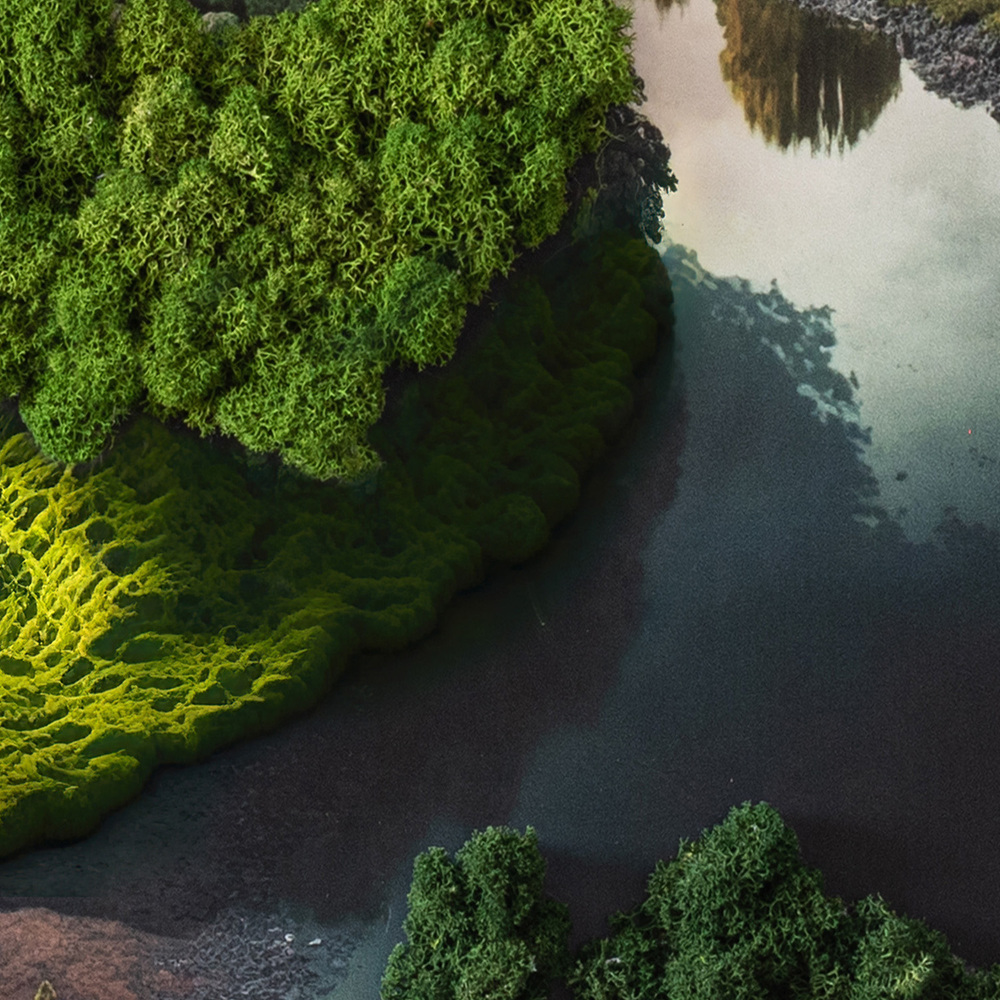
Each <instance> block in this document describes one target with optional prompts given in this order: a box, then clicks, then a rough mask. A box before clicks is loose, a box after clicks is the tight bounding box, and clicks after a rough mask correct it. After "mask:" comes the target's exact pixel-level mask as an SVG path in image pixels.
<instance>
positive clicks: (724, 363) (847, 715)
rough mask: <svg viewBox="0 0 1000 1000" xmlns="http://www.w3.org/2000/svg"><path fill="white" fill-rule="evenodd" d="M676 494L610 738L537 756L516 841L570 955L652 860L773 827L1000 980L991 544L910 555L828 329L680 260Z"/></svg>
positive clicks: (842, 882) (997, 689) (652, 550)
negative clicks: (998, 968) (525, 831)
mask: <svg viewBox="0 0 1000 1000" xmlns="http://www.w3.org/2000/svg"><path fill="white" fill-rule="evenodd" d="M664 257H665V260H666V262H667V264H668V267H669V269H670V272H671V276H672V279H673V283H674V291H675V313H676V316H677V334H678V348H677V368H678V373H679V374H678V376H677V377H676V378H675V380H674V382H673V384H672V386H671V388H670V389H669V391H668V395H671V394H678V395H679V396H680V397H682V398H683V399H684V400H685V408H686V409H687V411H688V425H687V432H686V439H685V449H684V452H683V453H682V455H681V457H680V465H681V477H680V481H679V483H678V486H677V491H676V495H675V498H674V501H673V503H672V505H671V507H670V508H669V509H667V510H665V511H663V513H662V514H661V515H660V516H659V518H658V522H657V524H656V525H655V526H654V528H653V530H652V532H651V542H650V544H649V545H648V546H647V547H646V549H645V550H644V552H643V555H642V563H643V575H644V580H643V595H642V603H643V610H642V621H641V623H640V626H639V628H638V629H637V631H636V634H635V635H634V636H633V640H632V643H631V644H630V648H629V649H628V650H627V651H626V653H625V655H624V656H623V657H622V660H621V662H620V671H619V675H618V679H617V681H616V685H615V687H614V689H613V690H612V691H611V693H610V695H609V697H608V698H607V699H606V700H605V702H604V704H603V705H602V706H601V715H600V722H599V725H598V727H597V729H596V731H595V730H586V731H585V730H583V729H579V728H577V729H574V728H573V727H572V726H566V727H564V728H563V729H562V731H560V732H558V733H554V734H552V735H551V736H550V737H549V738H548V739H547V740H546V742H545V743H543V744H542V745H541V746H539V747H538V749H537V751H536V759H535V763H534V766H533V768H532V769H531V772H530V773H529V775H528V777H527V778H526V780H525V782H524V783H523V785H522V792H521V799H520V801H519V803H518V807H517V809H516V810H515V812H514V814H513V822H514V825H523V824H524V823H525V822H530V821H531V819H530V818H531V817H545V819H546V824H545V837H544V838H543V848H547V849H548V853H547V856H548V857H550V858H551V859H553V860H552V864H551V872H550V882H551V884H552V885H553V886H554V887H556V888H557V890H558V891H557V895H558V897H559V898H562V899H564V900H565V901H566V902H568V903H569V905H570V909H571V912H572V913H573V916H574V923H575V935H576V938H577V939H578V940H580V939H584V938H586V937H589V936H594V935H599V934H604V933H606V928H605V923H604V921H605V917H606V916H607V915H608V914H609V913H610V912H611V911H612V910H613V909H628V908H630V907H632V906H634V905H635V904H637V903H638V902H639V900H640V898H641V896H642V893H643V887H644V884H645V878H646V877H647V876H648V874H649V873H650V872H651V871H652V868H653V864H654V862H655V861H656V859H657V858H664V859H668V858H671V857H673V856H674V854H675V852H676V849H677V842H678V840H679V838H680V837H682V836H683V837H687V838H691V837H694V836H697V835H698V833H699V832H700V831H701V830H702V829H703V828H706V827H708V826H711V825H713V824H715V823H717V822H719V821H721V820H722V819H723V818H724V816H725V815H726V813H727V811H728V809H729V808H730V806H732V805H734V804H738V803H740V802H742V801H746V800H750V801H760V800H765V801H769V802H771V803H772V804H773V805H774V806H775V807H776V808H777V809H778V810H779V811H780V812H781V813H782V815H783V816H784V817H785V819H786V822H788V823H789V824H790V825H791V826H792V828H793V829H795V830H796V831H797V833H798V834H799V838H800V843H801V846H802V849H803V855H804V857H805V860H806V862H807V863H808V864H810V865H814V866H817V867H819V868H820V869H821V870H822V871H823V872H824V874H825V876H826V887H827V891H828V892H829V893H830V894H832V895H840V896H841V897H842V898H843V899H844V900H845V901H847V902H855V901H857V900H859V899H860V898H862V897H864V896H867V895H869V894H875V893H881V894H882V895H883V896H884V897H885V899H886V901H887V902H888V903H889V905H890V906H891V907H893V908H894V909H896V910H897V912H902V913H906V914H907V915H909V916H912V917H917V918H920V919H923V920H925V921H926V922H927V923H928V924H929V925H930V926H932V927H934V928H936V929H938V930H941V931H942V932H943V933H945V934H946V936H947V937H948V939H949V942H950V943H951V946H952V948H953V949H954V950H955V952H956V953H957V954H958V955H959V956H960V957H962V958H964V959H965V960H967V961H969V962H972V963H975V964H977V965H982V966H986V965H990V964H992V963H993V962H995V961H996V960H997V958H998V947H997V939H996V926H997V921H998V918H1000V907H998V904H997V901H996V899H995V898H992V897H991V896H990V895H989V893H988V891H987V890H986V887H988V886H991V885H995V883H996V880H997V878H998V877H1000V865H998V862H997V858H996V852H995V844H996V843H997V840H998V837H1000V822H998V820H997V816H998V806H1000V783H998V781H997V780H996V779H995V778H994V777H993V771H992V769H991V767H990V763H989V762H992V761H995V760H996V759H997V757H998V756H1000V734H998V732H997V729H996V727H995V725H994V724H993V722H992V717H993V714H994V712H995V706H996V705H997V704H998V703H1000V678H998V677H997V674H996V662H997V654H996V650H997V648H998V642H1000V625H998V624H997V622H998V618H1000V616H998V614H997V612H998V611H1000V569H998V540H997V536H996V534H995V533H994V532H990V531H988V530H986V529H985V528H983V527H982V526H980V525H966V524H963V523H962V522H961V521H959V520H958V519H957V518H956V517H955V516H954V513H953V512H948V511H944V512H943V514H942V518H941V522H940V524H939V525H938V528H937V530H936V531H935V533H934V538H933V539H932V540H931V541H928V542H926V543H922V544H914V543H912V542H910V541H909V540H908V539H907V538H906V536H905V535H904V533H903V531H902V529H901V528H900V526H899V525H898V524H897V523H896V522H895V521H894V520H893V519H892V518H891V517H890V516H889V515H888V514H887V513H886V512H885V510H883V509H882V507H881V506H880V504H879V495H878V488H877V484H876V481H875V478H874V476H873V475H872V473H871V470H870V469H869V468H868V467H867V466H866V465H865V464H864V462H863V452H862V446H863V445H864V443H865V442H866V440H867V431H866V430H865V429H864V428H863V427H862V426H861V425H860V411H859V408H858V406H857V404H856V403H855V401H854V398H853V390H852V386H851V384H850V383H849V382H848V381H847V380H846V379H844V378H843V376H841V375H840V374H839V373H837V372H836V371H834V370H832V369H831V368H830V366H829V363H828V354H829V352H830V350H831V348H832V347H833V344H834V325H833V321H832V314H831V311H830V310H828V309H810V310H804V311H797V310H795V309H793V308H792V307H791V306H790V305H789V304H788V302H787V301H785V300H784V298H783V297H782V296H781V294H780V292H779V291H778V290H777V288H776V287H772V289H771V290H770V291H769V292H766V293H755V292H753V291H752V290H751V289H750V288H749V286H748V285H747V283H746V282H742V281H740V280H738V279H720V278H717V277H714V276H712V275H709V274H706V273H705V272H704V271H703V270H702V269H701V267H700V266H699V264H698V261H697V257H696V255H695V254H693V253H692V252H690V251H687V250H685V249H684V248H682V247H679V246H671V247H669V248H668V249H667V251H666V253H665V255H664Z"/></svg>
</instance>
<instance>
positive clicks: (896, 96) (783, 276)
mask: <svg viewBox="0 0 1000 1000" xmlns="http://www.w3.org/2000/svg"><path fill="white" fill-rule="evenodd" d="M662 6H663V5H662V4H661V7H662ZM790 10H791V8H790V6H789V5H787V4H783V3H775V2H772V3H768V4H761V3H759V2H756V0H740V2H739V3H738V4H737V2H736V0H727V2H726V3H725V4H722V5H720V6H719V7H718V14H717V7H716V5H715V4H714V3H712V2H711V0H692V2H691V3H689V4H687V5H685V6H683V7H678V6H673V7H671V8H670V9H668V10H663V9H658V8H657V5H656V4H655V3H654V2H652V0H638V2H637V3H636V4H635V16H634V20H633V25H632V31H633V33H634V34H635V36H636V41H635V43H634V47H633V52H634V55H635V61H636V69H637V71H638V73H639V75H640V76H641V77H642V78H643V80H644V81H645V84H646V96H647V98H648V100H647V103H646V104H644V105H643V106H642V108H641V110H642V112H643V114H645V115H646V116H647V117H648V118H649V119H650V120H651V121H652V122H653V123H654V124H656V125H657V126H658V127H659V128H660V129H661V130H662V132H663V134H664V139H665V141H666V142H667V143H668V144H669V145H670V147H671V149H672V152H673V156H672V160H671V166H672V167H673V169H674V172H675V173H676V174H677V177H678V179H679V186H678V190H677V192H676V193H674V194H671V195H669V196H668V197H666V198H665V199H664V208H665V211H666V219H665V222H666V226H665V233H666V241H665V243H664V246H666V245H667V244H668V243H669V242H670V241H675V242H677V243H681V244H683V245H685V246H688V247H691V248H693V249H694V250H696V251H697V253H698V256H699V259H700V262H701V264H702V265H703V266H704V268H705V269H706V270H707V271H708V272H710V273H713V274H716V275H740V276H741V277H745V278H747V279H749V280H750V282H751V284H752V285H753V286H754V287H755V288H757V289H766V288H767V287H768V286H769V285H770V283H771V281H772V280H775V279H776V280H777V283H778V287H779V288H780V290H781V292H782V293H783V294H784V295H785V296H786V297H787V298H788V299H789V300H790V301H791V302H792V303H794V304H795V306H796V307H798V308H806V307H809V306H829V307H830V308H831V309H832V317H831V318H832V324H833V330H834V335H835V340H836V342H835V344H834V345H833V347H832V350H831V353H830V363H831V366H832V367H833V368H834V369H836V370H837V371H839V372H841V373H842V374H843V375H844V376H845V377H850V376H851V373H852V372H853V374H854V379H853V380H852V381H856V382H857V389H856V391H855V392H854V402H855V403H856V404H857V405H858V406H860V411H859V412H860V422H861V423H862V425H864V426H866V427H870V428H871V443H870V445H868V446H867V447H866V449H865V461H866V462H868V463H869V464H870V465H871V467H872V469H873V471H874V473H875V475H876V477H877V480H878V485H879V490H880V493H881V498H882V503H883V504H884V505H885V507H886V509H887V510H889V511H890V513H892V514H893V515H894V516H895V517H897V518H898V520H899V522H900V524H901V525H902V526H903V528H904V530H905V531H906V533H907V536H908V537H909V538H911V539H912V540H913V541H923V540H926V539H928V538H930V537H932V532H933V528H934V527H935V526H936V525H937V524H938V523H939V522H940V521H941V519H942V516H943V514H944V511H945V509H946V508H953V509H955V510H956V511H957V514H958V516H959V517H960V518H962V519H963V520H964V521H967V522H970V523H971V522H977V521H979V522H982V523H983V524H984V525H986V526H987V527H989V528H992V529H996V528H997V527H1000V510H998V504H997V499H996V498H997V496H998V491H1000V465H998V461H997V459H998V457H1000V449H998V447H997V431H998V425H1000V419H998V417H1000V414H998V398H1000V393H998V388H1000V343H998V329H1000V322H998V320H997V319H996V317H997V316H998V315H1000V284H998V283H997V282H996V273H995V262H996V261H997V260H998V259H1000V180H998V178H1000V131H998V127H997V123H996V122H994V121H993V120H992V119H991V118H990V117H989V116H988V114H987V113H986V111H985V110H984V109H973V110H969V111H962V110H960V109H958V108H956V107H953V106H952V105H950V104H948V103H947V102H946V101H943V100H941V99H940V98H937V97H935V96H934V95H932V94H930V93H928V92H926V91H924V89H923V86H922V84H921V83H920V81H919V79H917V77H916V76H915V75H914V74H913V73H912V72H911V71H910V70H909V69H908V67H907V66H906V64H905V63H899V60H898V58H897V57H896V55H895V52H894V51H893V50H892V47H891V44H890V43H888V42H886V41H885V40H884V39H875V36H871V35H869V34H867V33H866V32H863V31H860V30H858V29H847V28H839V29H836V30H834V29H825V30H826V32H827V33H828V34H829V37H826V35H824V39H823V44H818V43H817V42H816V40H815V34H814V32H815V30H816V25H815V24H813V25H810V26H808V28H809V30H808V32H807V31H805V29H804V28H803V27H802V25H798V26H797V25H796V24H795V14H797V13H798V12H795V11H792V13H791V14H790V13H789V11H790ZM803 16H804V15H803ZM720 17H722V18H724V19H725V20H726V22H727V24H728V27H727V28H726V29H725V31H724V29H723V27H722V25H720V23H719V18H720ZM762 32H763V33H764V34H769V36H770V37H771V38H772V39H773V40H775V41H774V44H776V45H777V46H778V47H783V51H784V53H785V54H786V56H787V58H786V60H785V61H784V62H782V61H781V60H780V59H777V58H775V57H774V55H773V53H772V54H771V55H769V56H768V57H767V58H764V57H763V56H761V55H760V52H759V48H760V47H759V46H756V45H754V44H753V40H754V39H755V38H757V37H758V36H759V35H761V33H762ZM807 38H808V39H812V40H811V41H806V40H805V39H807ZM852 38H853V39H855V41H852V40H851V39H852ZM879 44H881V45H882V49H881V50H880V49H879V48H878V45H879ZM886 47H887V48H886ZM818 53H823V55H822V58H820V57H819V55H818ZM897 65H898V70H897V69H896V67H897ZM866 66H867V70H864V69H863V68H864V67H866ZM897 72H898V79H897ZM724 73H725V74H727V75H728V76H729V77H730V78H731V79H730V81H729V82H728V83H727V82H726V80H724V79H723V74H724ZM821 81H825V82H822V83H821ZM838 81H839V82H838ZM833 88H836V91H837V104H836V105H835V106H834V105H831V104H830V101H829V100H828V97H827V96H826V95H828V94H829V91H830V90H831V89H833ZM821 91H822V92H823V93H824V98H823V100H824V102H825V103H824V105H823V108H825V109H826V110H825V111H824V110H822V109H821V108H820V107H819V98H818V95H819V93H820V92H821ZM734 94H735V95H738V99H737V96H734ZM803 108H806V109H809V108H813V109H814V112H813V113H811V114H812V116H810V113H804V112H803V110H802V109H803ZM831 108H834V109H835V113H834V111H832V110H831ZM796 114H797V115H798V117H797V118H796ZM824 115H825V117H824ZM751 122H752V123H753V129H752V128H751V127H750V123H751ZM970 432H971V433H970Z"/></svg>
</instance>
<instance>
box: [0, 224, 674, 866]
mask: <svg viewBox="0 0 1000 1000" xmlns="http://www.w3.org/2000/svg"><path fill="white" fill-rule="evenodd" d="M602 289H603V290H605V293H604V294H596V295H595V290H602ZM605 295H606V298H605ZM669 303H670V290H669V282H668V278H667V273H666V269H665V268H664V267H663V266H662V263H661V262H660V261H659V259H658V258H657V256H656V254H655V252H654V251H653V250H651V249H650V248H649V247H648V246H646V245H645V243H643V242H642V241H640V240H635V239H632V238H630V237H629V235H627V234H625V233H623V232H619V231H611V232H607V233H604V234H603V235H601V236H599V237H597V238H596V239H593V240H590V241H587V242H584V243H579V244H575V245H572V246H569V247H568V248H565V249H564V252H560V253H559V254H556V255H555V256H554V257H552V259H551V261H550V262H549V263H548V264H546V265H543V266H542V267H541V268H540V269H539V270H538V271H537V272H532V273H531V274H524V275H521V276H519V277H518V278H517V279H516V280H514V281H513V283H512V288H511V291H510V294H509V295H508V296H507V297H506V298H505V299H504V300H503V301H502V304H501V305H500V307H499V308H498V309H497V310H496V312H495V313H493V314H492V315H491V316H490V317H489V321H488V323H487V324H486V326H485V329H484V331H483V332H482V334H481V336H480V338H479V340H478V343H477V345H476V348H475V349H474V350H467V351H465V352H464V353H462V356H461V357H458V356H456V358H455V359H454V360H453V362H452V363H451V364H450V365H449V367H447V368H446V369H444V370H443V371H440V372H425V373H422V374H421V375H419V376H417V377H415V378H414V379H413V380H412V381H411V382H410V384H409V385H408V386H407V387H406V388H405V390H402V391H401V393H400V394H399V395H401V397H402V398H401V399H396V400H395V401H394V405H393V406H391V407H390V408H389V410H388V411H387V412H386V414H385V415H384V418H383V420H382V421H381V422H380V423H379V424H378V425H377V426H376V428H375V429H374V430H373V433H372V438H373V444H374V445H375V446H376V447H377V448H378V449H379V452H380V453H381V454H382V455H383V458H384V462H383V465H382V466H381V468H380V469H379V470H378V472H377V474H376V475H374V476H373V477H371V478H370V479H369V480H368V482H367V483H358V484H356V485H354V486H353V487H345V486H337V485H332V484H323V483H317V482H315V481H313V480H310V479H308V478H307V477H304V476H301V475H299V474H297V473H295V472H294V470H289V469H288V468H287V467H285V466H283V465H282V464H281V463H280V462H278V461H276V460H275V457H274V456H269V457H264V456H257V455H252V454H248V453H246V452H245V450H243V449H241V448H234V447H233V446H232V444H231V442H228V441H225V440H222V439H219V438H202V437H200V436H199V435H198V434H196V433H194V432H193V431H191V430H190V429H189V428H186V427H184V426H183V425H181V424H179V423H174V424H170V423H169V422H168V423H161V422H159V421H156V420H154V419H153V418H152V417H150V416H149V415H145V414H144V415H141V416H138V417H134V418H133V419H132V421H131V422H130V423H129V424H128V425H127V426H126V427H125V428H124V430H122V431H121V437H120V439H118V440H117V441H115V442H114V443H113V445H112V446H110V447H109V448H108V449H107V450H106V451H105V452H104V453H103V454H102V455H100V456H99V457H98V458H97V459H95V460H93V461H91V462H89V463H86V464H78V465H75V466H69V467H64V466H59V465H56V464H55V463H52V462H50V461H48V460H46V459H45V458H44V457H42V456H41V455H40V454H39V452H38V449H37V447H36V446H35V445H34V443H33V442H32V440H31V437H30V435H28V434H27V433H26V432H25V431H24V427H23V424H21V423H20V422H19V421H18V420H17V418H16V417H12V418H11V419H10V421H9V424H8V426H7V427H6V429H5V431H4V432H3V433H2V434H0V511H3V515H2V517H0V637H2V647H0V648H2V650H3V652H2V653H0V692H2V695H0V716H2V718H3V727H2V736H0V758H2V760H3V767H2V769H0V855H6V854H10V853H12V852H14V851H17V850H19V849H21V848H23V847H25V846H28V845H31V844H34V843H38V842H40V841H43V840H45V839H63V838H70V837H77V836H80V835H82V834H85V833H87V832H89V831H90V830H91V829H93V827H94V826H95V825H96V824H97V823H98V822H99V821H100V819H101V817H102V816H104V815H106V814H107V813H108V812H110V811H111V810H113V809H115V808H117V807H118V806H120V805H122V804H123V803H124V802H126V801H128V800H129V799H131V798H132V797H134V796H135V795H136V794H137V793H138V792H139V790H140V789H141V788H142V786H143V784H144V783H145V781H146V779H147V778H148V777H149V775H150V773H151V772H152V770H153V768H154V767H156V766H157V765H158V764H162V763H188V762H192V761H195V760H198V759H202V758H204V757H206V756H207V755H209V754H210V753H212V752H213V751H214V750H216V749H218V748H220V747H222V746H226V745H229V744H232V743H233V742H235V741H237V740H240V739H246V738H249V737H252V736H255V735H258V734H260V733H262V732H265V731H267V730H269V729H273V728H274V727H276V726H278V725H279V724H280V723H281V722H283V721H284V720H286V719H288V718H290V717H291V716H293V715H294V714H296V713H299V712H301V711H303V710H305V709H307V708H308V707H310V706H311V705H313V704H315V702H316V701H317V700H318V699H319V698H320V697H322V696H323V694H324V693H325V692H326V691H327V690H328V689H329V686H330V685H331V683H332V682H333V680H334V679H335V678H336V677H337V676H338V675H339V674H340V672H341V671H342V670H343V668H344V666H345V665H346V664H347V662H348V660H349V659H350V657H351V656H352V655H353V654H354V653H355V652H357V651H358V650H360V649H362V648H363V649H369V650H396V649H399V648H401V647H403V646H405V645H406V644H408V643H411V642H413V641H414V640H416V639H418V638H419V637H420V636H422V635H424V634H426V633H427V632H428V631H429V630H430V629H431V628H433V626H434V623H435V621H436V619H437V617H438V615H439V614H440V613H441V611H442V609H443V608H444V606H445V604H446V603H447V602H448V601H449V600H450V599H451V597H452V596H453V595H454V594H455V592H456V591H458V590H461V589H463V588H467V587H469V586H471V585H473V584H475V583H477V582H479V581H480V580H481V579H482V578H483V576H484V574H485V573H486V571H487V570H488V568H489V567H490V566H491V565H493V564H511V563H515V562H518V561H520V560H523V559H526V558H528V557H529V556H530V555H532V554H533V553H534V552H536V551H538V549H540V548H541V547H542V546H543V545H544V544H545V542H546V539H547V538H548V534H549V531H550V529H551V527H552V526H553V525H554V524H555V523H556V522H557V521H558V520H559V519H560V518H562V517H564V516H565V515H566V514H567V513H568V512H569V510H571V509H572V507H573V506H574V504H575V503H576V501H577V498H578V495H579V476H580V475H581V473H583V472H584V471H585V470H586V468H587V467H588V466H590V465H591V464H592V463H593V462H594V461H595V460H596V459H597V457H598V456H599V454H600V453H601V452H602V451H603V449H604V448H605V446H606V443H607V441H608V440H609V439H610V437H611V435H612V434H613V433H614V432H615V431H616V430H618V429H620V427H621V426H622V424H623V423H624V422H625V420H626V419H627V417H628V414H629V412H630V409H631V391H630V385H631V381H632V369H633V367H634V366H635V365H637V364H639V363H641V362H642V361H643V360H645V359H647V358H648V357H649V356H650V353H651V352H652V351H653V349H654V348H655V344H656V341H657V339H658V337H659V338H663V337H665V336H666V335H667V334H668V333H669V329H670V323H671V316H670V311H669ZM634 329H642V330H645V331H647V333H648V331H650V330H655V334H654V335H652V336H646V334H643V335H642V336H638V335H636V334H634V333H630V332H628V331H630V330H634ZM623 347H625V348H628V349H629V350H630V351H631V353H627V352H626V351H625V350H624V349H623ZM491 385H492V386H494V387H496V391H494V392H493V393H492V394H491V393H490V392H489V391H488V389H489V386H491ZM512 390H516V391H512Z"/></svg>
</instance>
